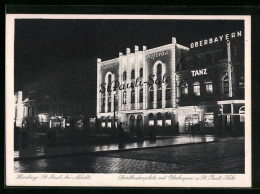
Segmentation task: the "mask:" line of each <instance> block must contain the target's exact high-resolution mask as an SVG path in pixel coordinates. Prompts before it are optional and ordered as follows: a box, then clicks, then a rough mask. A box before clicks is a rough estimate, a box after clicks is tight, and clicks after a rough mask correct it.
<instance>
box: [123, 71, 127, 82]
mask: <svg viewBox="0 0 260 194" xmlns="http://www.w3.org/2000/svg"><path fill="white" fill-rule="evenodd" d="M123 80H126V71H124V73H123Z"/></svg>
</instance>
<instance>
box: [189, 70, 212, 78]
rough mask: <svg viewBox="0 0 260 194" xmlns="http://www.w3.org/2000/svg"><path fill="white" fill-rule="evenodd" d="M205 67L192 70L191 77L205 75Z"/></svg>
mask: <svg viewBox="0 0 260 194" xmlns="http://www.w3.org/2000/svg"><path fill="white" fill-rule="evenodd" d="M207 74H208V73H207V69H199V70H192V71H191V75H192V77H196V76H200V75H207Z"/></svg>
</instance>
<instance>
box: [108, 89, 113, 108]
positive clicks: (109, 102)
mask: <svg viewBox="0 0 260 194" xmlns="http://www.w3.org/2000/svg"><path fill="white" fill-rule="evenodd" d="M111 100H112V99H111V93H108V112H111Z"/></svg>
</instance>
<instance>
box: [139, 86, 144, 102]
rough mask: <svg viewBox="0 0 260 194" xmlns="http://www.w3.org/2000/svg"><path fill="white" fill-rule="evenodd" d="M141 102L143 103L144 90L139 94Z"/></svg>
mask: <svg viewBox="0 0 260 194" xmlns="http://www.w3.org/2000/svg"><path fill="white" fill-rule="evenodd" d="M139 102H143V88H142V89H140V93H139Z"/></svg>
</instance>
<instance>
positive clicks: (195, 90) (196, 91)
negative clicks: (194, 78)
mask: <svg viewBox="0 0 260 194" xmlns="http://www.w3.org/2000/svg"><path fill="white" fill-rule="evenodd" d="M193 93H194V95H195V96H200V83H199V82H195V83H193Z"/></svg>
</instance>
